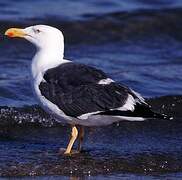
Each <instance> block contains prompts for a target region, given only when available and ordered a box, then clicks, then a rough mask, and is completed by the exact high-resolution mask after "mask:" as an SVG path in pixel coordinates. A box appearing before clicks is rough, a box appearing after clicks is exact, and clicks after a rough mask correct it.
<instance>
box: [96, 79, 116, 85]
mask: <svg viewBox="0 0 182 180" xmlns="http://www.w3.org/2000/svg"><path fill="white" fill-rule="evenodd" d="M112 82H114V81H113V80H112V79H110V78H107V79H101V80H100V81H99V82H98V84H110V83H112Z"/></svg>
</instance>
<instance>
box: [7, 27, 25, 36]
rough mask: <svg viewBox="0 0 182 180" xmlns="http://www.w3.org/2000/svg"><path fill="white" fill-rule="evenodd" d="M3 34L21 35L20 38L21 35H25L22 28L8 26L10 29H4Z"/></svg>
mask: <svg viewBox="0 0 182 180" xmlns="http://www.w3.org/2000/svg"><path fill="white" fill-rule="evenodd" d="M4 35H6V36H8V37H21V38H22V37H24V36H26V33H25V32H24V31H23V29H19V28H10V29H8V30H6V32H5V33H4Z"/></svg>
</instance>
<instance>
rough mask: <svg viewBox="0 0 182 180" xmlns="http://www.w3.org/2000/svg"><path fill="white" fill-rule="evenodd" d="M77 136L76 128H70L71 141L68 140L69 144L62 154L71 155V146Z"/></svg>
mask: <svg viewBox="0 0 182 180" xmlns="http://www.w3.org/2000/svg"><path fill="white" fill-rule="evenodd" d="M77 136H78V130H77V128H76V126H72V132H71V139H70V142H69V144H68V146H67V148H66V151H65V152H64V154H71V149H72V147H73V144H74V142H75V140H76V138H77Z"/></svg>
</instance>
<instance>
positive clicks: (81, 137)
mask: <svg viewBox="0 0 182 180" xmlns="http://www.w3.org/2000/svg"><path fill="white" fill-rule="evenodd" d="M84 134H85V133H84V127H83V126H81V127H80V131H79V137H78V138H79V144H78V151H79V152H80V151H81V149H82V143H83V137H84Z"/></svg>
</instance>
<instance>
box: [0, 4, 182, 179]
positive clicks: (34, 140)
mask: <svg viewBox="0 0 182 180" xmlns="http://www.w3.org/2000/svg"><path fill="white" fill-rule="evenodd" d="M181 19H182V1H181V0H147V1H144V0H127V1H118V0H99V1H98V0H87V1H80V0H78V1H73V0H62V1H58V0H55V1H48V0H44V1H43V0H39V1H23V0H20V1H13V0H6V1H1V2H0V24H1V25H0V39H1V41H0V42H1V43H0V64H1V65H0V106H1V107H0V112H1V113H0V147H1V148H0V149H1V150H0V176H34V175H36V176H40V175H41V176H43V177H41V178H42V179H46V178H52V179H56V178H60V177H61V178H65V179H68V178H73V179H77V178H83V177H84V178H88V179H117V178H118V179H121V178H122V179H137V178H138V179H162V178H164V179H165V178H169V179H181V177H182V176H181V171H182V163H181V162H182V161H181V157H182V156H181V155H182V154H181V149H182V139H181V132H182V131H181V117H182V113H181V107H182V97H181V95H182V85H181V82H182V76H181V74H182V51H181V49H182V23H181ZM34 24H48V25H52V26H55V27H57V28H59V29H60V30H62V31H63V34H64V36H65V58H67V59H71V60H73V61H75V62H80V63H84V64H88V65H91V66H95V67H97V68H99V69H102V70H103V71H105V72H106V73H107V74H108V75H109V76H110V77H112V78H113V79H115V80H116V81H118V82H121V83H123V84H126V85H128V86H130V87H131V88H133V89H134V90H135V91H138V92H139V93H141V94H142V95H143V96H144V97H146V98H147V99H148V98H150V100H149V103H151V105H152V107H153V108H154V109H155V110H157V111H159V112H164V113H166V114H169V115H172V116H174V117H175V120H174V121H173V122H163V121H162V122H157V121H155V122H153V121H152V122H150V121H149V122H148V121H147V122H140V123H124V124H122V123H121V124H119V125H113V126H111V127H107V128H96V129H95V130H93V132H92V130H91V132H90V133H87V137H86V140H85V144H84V150H85V151H84V152H83V154H81V155H79V156H76V157H73V158H71V159H70V158H65V157H62V156H58V154H57V150H58V149H59V147H65V146H66V143H67V141H68V138H67V134H68V133H69V130H68V129H67V127H64V126H61V125H58V124H56V123H55V121H54V120H53V119H52V117H49V116H47V115H46V114H45V112H42V111H41V110H39V108H37V106H36V107H35V106H33V105H34V104H37V102H36V100H35V99H34V97H33V94H32V90H31V88H30V78H29V75H30V70H29V68H30V63H31V59H32V57H33V56H34V54H35V48H34V47H33V45H31V44H29V43H28V42H27V41H25V40H22V39H9V38H7V37H5V36H4V35H3V34H4V31H5V30H6V29H7V28H9V27H27V26H30V25H34ZM177 95H178V96H177ZM25 105H26V106H27V107H25V108H24V106H25ZM3 106H6V107H3ZM10 107H13V108H10ZM44 116H45V117H44ZM48 127H50V128H48ZM88 132H89V130H88ZM85 161H86V162H87V163H85ZM166 162H167V163H166ZM75 169H76V170H75ZM107 169H109V170H107ZM89 171H91V173H90V174H89ZM56 175H59V176H56ZM38 178H40V177H38ZM27 179H28V177H27Z"/></svg>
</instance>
